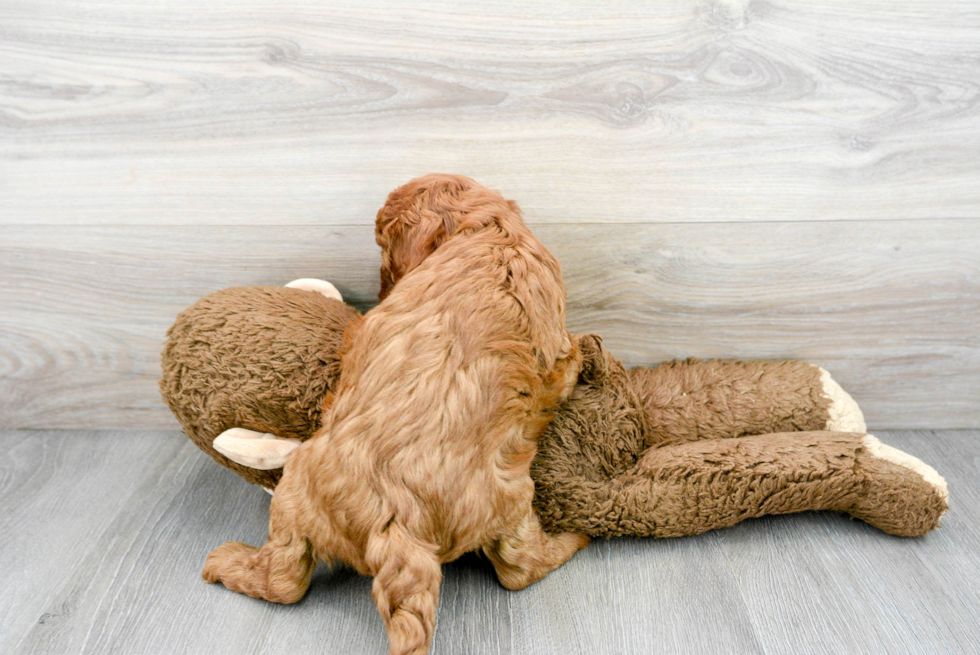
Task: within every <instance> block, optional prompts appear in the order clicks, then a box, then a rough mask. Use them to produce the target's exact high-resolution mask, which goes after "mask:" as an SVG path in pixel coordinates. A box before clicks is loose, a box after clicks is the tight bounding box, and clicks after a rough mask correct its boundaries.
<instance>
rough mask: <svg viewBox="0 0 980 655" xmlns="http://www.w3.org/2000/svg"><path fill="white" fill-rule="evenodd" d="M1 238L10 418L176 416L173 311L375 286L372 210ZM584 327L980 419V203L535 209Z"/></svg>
mask: <svg viewBox="0 0 980 655" xmlns="http://www.w3.org/2000/svg"><path fill="white" fill-rule="evenodd" d="M2 229H3V234H4V239H3V241H2V242H0V307H3V311H2V312H0V425H3V426H6V427H8V428H9V427H33V428H79V427H144V428H146V427H174V426H175V425H176V423H175V422H174V419H173V418H172V417H171V416H170V414H169V411H168V410H167V408H166V407H165V406H164V405H163V403H162V402H161V401H160V398H159V393H158V391H157V386H156V384H157V380H158V379H159V364H158V358H159V352H160V349H161V345H162V342H163V339H164V335H165V333H166V330H167V327H168V326H169V325H170V324H171V323H172V322H173V320H174V318H175V317H176V315H177V313H178V312H179V311H180V310H181V309H183V308H184V307H186V306H187V305H189V304H191V303H192V302H194V301H195V300H196V299H197V298H199V297H201V296H203V295H205V294H207V293H209V292H211V291H215V290H217V289H220V288H223V287H227V286H234V285H247V284H273V285H280V284H284V283H286V282H287V281H289V280H291V279H295V278H298V277H322V278H325V279H328V280H330V281H332V282H333V283H334V284H336V285H337V286H338V288H339V289H340V290H341V291H342V293H343V294H344V296H345V298H347V299H348V300H349V301H350V302H352V303H353V304H355V305H356V306H358V307H359V308H360V309H362V310H364V309H367V308H369V307H370V306H371V305H372V304H373V302H374V300H373V299H374V298H375V296H376V293H377V286H378V262H379V260H378V253H377V247H376V246H375V245H374V243H373V237H372V232H371V229H369V228H354V227H349V228H328V227H258V226H243V227H228V226H204V227H189V226H184V227H70V226H63V227H57V228H52V227H16V226H7V227H4V228H2ZM535 231H536V233H537V234H538V236H539V237H540V238H541V239H542V241H543V242H544V243H545V244H546V245H547V246H548V247H549V248H550V249H551V250H552V251H553V252H554V253H555V254H556V255H557V256H558V257H559V259H561V261H562V262H563V273H564V276H565V280H566V283H567V286H568V291H569V327H570V328H571V329H572V330H573V331H576V332H581V333H586V332H597V333H599V334H601V335H602V336H603V337H604V339H605V343H606V345H607V347H608V348H609V349H610V350H611V351H612V352H613V353H615V354H616V355H617V356H619V357H620V358H621V359H623V361H624V362H626V363H627V364H628V365H649V364H653V363H657V362H660V361H664V360H667V359H672V358H683V357H688V356H696V357H703V358H710V357H722V358H734V357H741V358H745V359H784V358H796V359H802V360H806V361H811V362H813V363H815V364H819V365H821V366H824V367H826V368H827V369H828V370H830V371H831V372H832V373H833V374H834V375H835V377H836V378H837V379H838V380H839V381H840V382H841V384H843V385H844V387H845V388H846V389H848V390H849V391H850V392H851V393H852V394H853V395H854V397H855V398H856V399H857V401H858V402H859V403H860V404H861V406H862V407H863V409H864V411H865V415H866V416H867V418H868V421H869V424H870V425H871V427H872V428H873V429H878V428H888V427H917V428H957V427H974V426H977V425H980V373H978V371H980V331H978V330H977V325H980V257H978V256H977V252H980V221H894V222H879V221H871V222H847V223H798V222H791V223H772V224H758V223H750V224H746V223H743V224H674V225H630V226H622V225H620V226H604V225H578V226H548V225H543V226H535Z"/></svg>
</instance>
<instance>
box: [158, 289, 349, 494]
mask: <svg viewBox="0 0 980 655" xmlns="http://www.w3.org/2000/svg"><path fill="white" fill-rule="evenodd" d="M359 316H360V315H359V314H358V312H357V310H355V309H354V308H353V307H350V306H348V305H345V304H344V303H342V302H340V301H338V300H333V299H330V298H325V297H324V296H322V295H320V294H319V293H314V292H312V291H300V290H297V289H287V288H283V287H233V288H231V289H224V290H222V291H217V292H215V293H213V294H211V295H209V296H206V297H205V298H202V299H201V300H199V301H197V302H196V303H194V304H193V305H191V306H190V307H188V308H187V309H186V310H184V311H183V312H181V313H180V314H179V315H178V316H177V320H176V321H175V322H174V324H173V326H172V327H171V328H170V330H168V331H167V342H166V344H165V346H164V350H163V356H162V361H163V377H162V378H161V380H160V392H161V393H162V394H163V397H164V400H166V401H167V404H168V405H169V406H170V409H171V410H172V411H173V413H174V415H175V416H176V417H177V420H178V421H180V424H181V425H182V426H184V431H185V432H186V433H187V435H188V436H189V437H190V438H191V440H192V441H193V442H194V443H195V444H197V446H198V447H199V448H200V449H201V450H203V451H204V452H206V453H207V454H208V455H210V456H211V457H213V458H214V459H215V461H217V462H218V463H219V464H221V465H222V466H225V467H227V468H230V469H231V470H232V471H234V472H235V473H238V474H239V475H241V476H242V477H244V478H245V479H246V480H248V481H249V482H252V483H255V484H259V485H262V486H263V487H269V488H272V487H275V486H276V483H277V482H278V481H279V478H280V477H281V476H282V469H275V470H271V471H260V470H258V469H252V468H248V467H244V466H241V465H239V464H236V463H235V462H233V461H231V460H229V459H228V458H226V457H225V456H224V455H222V454H221V453H219V452H217V451H216V450H214V448H213V447H212V446H211V444H212V442H213V441H214V438H215V437H217V436H218V435H219V434H221V433H222V432H224V431H225V430H227V429H229V428H233V427H239V426H248V427H249V429H252V430H256V431H259V432H270V433H273V434H275V435H277V436H279V437H284V438H293V439H301V440H302V439H308V438H309V437H310V435H312V434H313V432H314V431H315V430H316V428H318V427H319V426H320V412H321V410H322V407H323V399H324V397H325V396H326V394H327V392H328V391H330V390H331V389H333V388H334V387H335V386H336V382H337V379H338V378H339V377H340V357H339V352H340V349H341V346H342V345H343V340H344V331H345V330H346V329H347V326H348V325H349V324H350V323H351V322H352V321H354V320H356V319H357V318H358V317H359Z"/></svg>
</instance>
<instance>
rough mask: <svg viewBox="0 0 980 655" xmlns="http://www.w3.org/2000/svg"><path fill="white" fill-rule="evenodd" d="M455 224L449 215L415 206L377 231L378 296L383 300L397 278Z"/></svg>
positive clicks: (421, 260) (441, 238) (448, 235)
mask: <svg viewBox="0 0 980 655" xmlns="http://www.w3.org/2000/svg"><path fill="white" fill-rule="evenodd" d="M455 227H456V226H455V223H454V221H453V220H452V218H451V217H450V216H449V215H447V216H440V215H439V214H437V213H436V212H434V211H432V210H430V209H417V210H416V211H415V212H413V213H410V214H407V215H401V216H398V217H396V218H395V219H394V220H391V221H389V222H388V223H387V225H385V227H384V228H383V229H380V230H378V232H377V237H376V239H377V242H378V245H380V246H381V291H380V292H379V293H378V298H379V299H381V300H384V299H385V297H386V296H387V295H388V294H389V293H390V292H391V289H392V287H394V286H395V283H396V282H398V280H400V279H401V278H402V277H403V276H404V275H405V274H406V273H408V272H409V271H411V270H413V269H414V268H415V267H417V266H418V265H419V264H421V263H422V262H423V261H424V260H425V258H426V257H428V256H429V255H431V254H432V253H433V252H435V250H436V248H438V247H439V246H441V245H442V243H443V242H444V241H445V240H446V239H448V238H449V237H450V236H452V232H453V231H454V230H455Z"/></svg>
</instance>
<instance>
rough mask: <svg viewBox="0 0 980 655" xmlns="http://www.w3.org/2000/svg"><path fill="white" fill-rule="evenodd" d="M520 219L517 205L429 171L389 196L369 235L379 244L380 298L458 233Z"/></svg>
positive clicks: (464, 179)
mask: <svg viewBox="0 0 980 655" xmlns="http://www.w3.org/2000/svg"><path fill="white" fill-rule="evenodd" d="M505 215H515V216H519V215H520V214H519V210H518V208H517V205H516V204H514V203H513V202H509V201H507V200H505V199H504V198H503V197H502V196H501V195H500V194H498V193H497V192H495V191H491V190H490V189H487V188H486V187H484V186H481V185H480V184H477V183H476V182H474V181H473V180H471V179H470V178H468V177H463V176H462V175H444V174H439V173H433V174H430V175H425V176H423V177H419V178H416V179H414V180H412V181H411V182H409V183H408V184H406V185H404V186H401V187H398V188H397V189H395V190H394V191H392V192H391V193H390V194H389V195H388V200H387V202H385V205H384V207H382V208H381V210H380V211H378V219H377V222H376V224H375V230H374V236H375V240H376V241H377V242H378V245H379V246H381V291H380V292H379V293H378V298H379V299H381V300H384V299H385V297H386V296H387V295H388V294H389V293H390V292H391V289H392V287H394V286H395V283H396V282H397V281H398V280H400V279H401V278H402V277H403V276H404V275H405V274H406V273H408V272H409V271H411V270H412V269H414V268H415V267H416V266H418V265H419V264H421V263H422V261H423V260H425V258H426V257H428V256H429V255H431V254H432V253H433V252H435V250H436V248H438V247H439V246H440V245H442V243H443V242H444V241H445V240H446V239H448V238H449V237H451V236H453V234H456V233H457V232H459V231H461V230H464V229H470V228H479V227H483V226H486V225H489V224H492V223H499V221H500V219H501V218H502V217H503V216H505Z"/></svg>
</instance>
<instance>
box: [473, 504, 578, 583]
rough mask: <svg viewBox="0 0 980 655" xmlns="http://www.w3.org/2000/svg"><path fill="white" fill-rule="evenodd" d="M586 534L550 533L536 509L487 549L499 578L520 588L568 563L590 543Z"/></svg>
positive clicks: (485, 549) (485, 551) (484, 550)
mask: <svg viewBox="0 0 980 655" xmlns="http://www.w3.org/2000/svg"><path fill="white" fill-rule="evenodd" d="M589 541H590V538H589V537H588V536H587V535H584V534H574V533H571V532H565V533H562V534H557V535H550V534H548V533H546V532H545V531H544V530H543V529H542V528H541V524H540V523H539V522H538V517H537V515H535V514H534V513H533V512H531V513H529V514H528V515H527V516H526V517H525V519H524V521H523V522H522V523H521V524H520V525H519V526H518V528H517V529H516V530H515V531H514V533H513V534H511V535H507V536H506V537H504V538H502V539H500V540H498V541H497V542H496V543H494V544H493V545H492V546H489V547H486V548H484V549H483V552H484V553H486V555H487V557H488V558H489V559H490V561H491V562H492V563H493V567H494V569H495V570H496V571H497V579H498V580H500V584H502V585H503V586H504V587H506V588H507V589H510V590H512V591H516V590H518V589H523V588H524V587H526V586H528V585H530V584H533V583H535V582H537V581H538V580H540V579H541V578H543V577H544V576H546V575H548V573H550V572H552V571H554V570H555V569H557V568H558V567H559V566H561V565H562V564H564V563H565V562H567V561H568V560H569V559H570V558H571V557H572V555H574V554H575V553H577V552H578V551H579V550H581V549H582V548H585V547H586V546H588V545H589Z"/></svg>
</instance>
